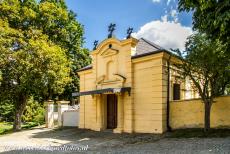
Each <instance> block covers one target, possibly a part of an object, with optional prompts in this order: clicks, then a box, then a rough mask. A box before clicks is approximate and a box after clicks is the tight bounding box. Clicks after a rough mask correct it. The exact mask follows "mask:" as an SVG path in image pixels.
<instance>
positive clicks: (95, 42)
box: [93, 40, 98, 50]
mask: <svg viewBox="0 0 230 154" xmlns="http://www.w3.org/2000/svg"><path fill="white" fill-rule="evenodd" d="M93 45H94V48H93V50H96V49H97V45H98V40H95V41H94V42H93Z"/></svg>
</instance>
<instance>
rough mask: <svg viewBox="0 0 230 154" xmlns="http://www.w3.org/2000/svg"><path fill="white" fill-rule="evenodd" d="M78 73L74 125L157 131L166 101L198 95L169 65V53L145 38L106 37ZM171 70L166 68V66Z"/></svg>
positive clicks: (163, 123) (165, 113)
mask: <svg viewBox="0 0 230 154" xmlns="http://www.w3.org/2000/svg"><path fill="white" fill-rule="evenodd" d="M91 56H92V64H91V65H89V66H87V67H84V68H82V69H81V70H79V71H78V72H77V73H78V75H79V76H80V92H79V93H75V94H74V95H75V96H80V123H79V127H80V128H85V129H92V130H96V131H101V130H105V129H113V132H117V133H121V132H128V133H132V132H138V133H163V132H165V131H166V130H167V124H168V123H169V101H170V100H179V99H184V98H195V97H198V96H197V94H196V92H194V91H192V90H191V87H190V85H191V84H190V81H189V80H188V81H185V82H183V83H181V81H180V80H179V79H177V75H176V71H173V70H172V69H170V63H172V62H173V61H176V60H177V59H176V58H175V56H172V55H171V53H170V52H168V51H167V50H165V49H163V48H162V47H160V46H158V45H156V44H154V43H152V42H150V41H148V40H146V39H143V38H142V39H139V40H137V39H134V38H129V39H125V40H118V39H116V38H109V39H106V40H104V41H103V42H101V43H100V44H99V45H98V46H97V48H96V49H95V50H94V51H92V52H91ZM171 68H172V67H171Z"/></svg>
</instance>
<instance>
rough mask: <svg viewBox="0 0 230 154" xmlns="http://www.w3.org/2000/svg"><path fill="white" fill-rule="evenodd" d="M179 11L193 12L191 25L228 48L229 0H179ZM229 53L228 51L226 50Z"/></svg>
mask: <svg viewBox="0 0 230 154" xmlns="http://www.w3.org/2000/svg"><path fill="white" fill-rule="evenodd" d="M178 8H179V10H180V11H192V12H193V27H194V29H196V30H199V31H201V32H203V33H206V34H207V35H208V36H209V37H210V38H211V39H212V40H215V39H219V40H220V41H221V42H222V44H227V49H228V50H229V49H230V29H229V27H230V1H229V0H179V7H178ZM226 52H228V53H229V51H227V50H226Z"/></svg>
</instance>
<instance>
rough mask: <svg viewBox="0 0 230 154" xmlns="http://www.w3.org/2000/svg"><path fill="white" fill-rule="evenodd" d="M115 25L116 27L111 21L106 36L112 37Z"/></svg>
mask: <svg viewBox="0 0 230 154" xmlns="http://www.w3.org/2000/svg"><path fill="white" fill-rule="evenodd" d="M115 27H116V24H113V23H111V24H110V25H109V27H108V32H109V35H108V38H112V36H113V31H114V30H115Z"/></svg>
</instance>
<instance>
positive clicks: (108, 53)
mask: <svg viewBox="0 0 230 154" xmlns="http://www.w3.org/2000/svg"><path fill="white" fill-rule="evenodd" d="M118 52H119V50H117V49H113V48H109V49H106V50H105V51H103V52H102V53H101V56H102V57H108V56H113V55H116V54H118Z"/></svg>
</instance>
